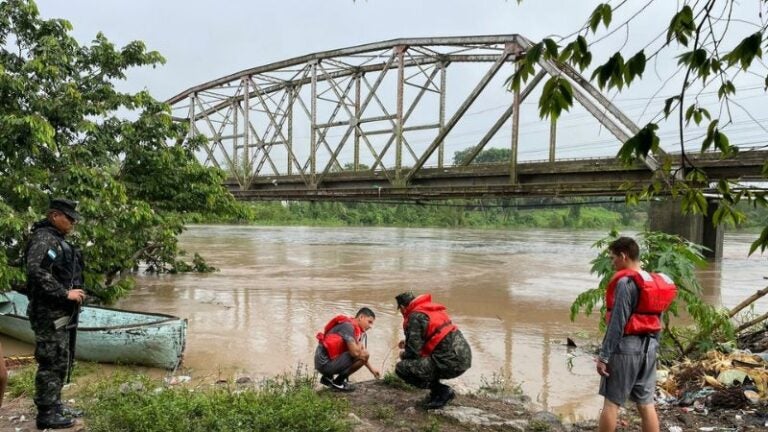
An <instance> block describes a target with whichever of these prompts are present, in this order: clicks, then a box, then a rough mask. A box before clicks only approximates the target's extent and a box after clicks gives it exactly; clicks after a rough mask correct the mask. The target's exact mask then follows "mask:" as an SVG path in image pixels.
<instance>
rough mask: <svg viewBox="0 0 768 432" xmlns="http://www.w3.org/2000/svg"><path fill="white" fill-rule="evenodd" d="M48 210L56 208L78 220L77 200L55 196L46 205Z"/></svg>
mask: <svg viewBox="0 0 768 432" xmlns="http://www.w3.org/2000/svg"><path fill="white" fill-rule="evenodd" d="M48 210H58V211H60V212H62V213H64V214H65V215H67V216H69V217H70V218H71V219H72V220H74V221H79V220H80V213H78V212H77V201H72V200H68V199H66V198H55V199H52V200H51V203H50V204H49V205H48Z"/></svg>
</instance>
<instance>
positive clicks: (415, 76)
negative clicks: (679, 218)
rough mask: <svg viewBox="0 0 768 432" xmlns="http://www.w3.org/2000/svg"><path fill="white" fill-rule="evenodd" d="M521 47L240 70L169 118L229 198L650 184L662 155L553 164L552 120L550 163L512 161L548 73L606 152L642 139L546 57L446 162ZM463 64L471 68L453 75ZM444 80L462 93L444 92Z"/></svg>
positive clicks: (420, 49)
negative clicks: (504, 152)
mask: <svg viewBox="0 0 768 432" xmlns="http://www.w3.org/2000/svg"><path fill="white" fill-rule="evenodd" d="M531 46H532V43H531V42H530V41H529V40H528V39H526V38H524V37H522V36H520V35H496V36H468V37H444V38H419V39H395V40H390V41H384V42H378V43H372V44H367V45H361V46H356V47H351V48H344V49H339V50H333V51H325V52H319V53H314V54H309V55H306V56H302V57H297V58H293V59H289V60H285V61H280V62H276V63H272V64H268V65H265V66H259V67H255V68H252V69H247V70H243V71H240V72H237V73H235V74H232V75H228V76H225V77H222V78H219V79H215V80H213V81H209V82H206V83H203V84H200V85H198V86H195V87H192V88H190V89H187V90H185V91H184V92H182V93H180V94H178V95H176V96H174V97H173V98H171V99H169V100H168V101H167V102H168V103H169V104H170V105H171V107H172V111H173V117H174V120H176V121H179V122H185V123H188V124H189V126H190V127H189V137H188V138H195V137H198V136H199V135H203V136H204V137H205V138H206V140H205V144H204V145H203V153H202V156H201V159H204V162H205V163H206V164H208V165H213V166H216V167H218V168H221V169H223V170H225V171H226V172H227V173H228V174H229V177H230V178H229V180H228V181H227V185H228V187H229V189H230V190H231V191H232V193H233V194H234V195H235V196H236V197H237V198H238V199H243V200H269V199H273V200H274V199H280V200H283V199H286V200H321V199H328V200H345V199H372V200H386V199H398V200H403V199H413V200H424V199H445V198H455V197H491V196H553V195H593V196H594V195H616V194H617V193H623V192H619V188H620V187H621V186H622V185H624V187H626V186H627V184H628V183H629V184H632V185H633V186H631V187H635V188H641V187H643V186H645V185H646V184H648V182H649V181H650V180H651V179H652V177H653V175H654V172H655V169H656V168H657V167H658V165H659V163H660V161H661V160H662V159H663V158H665V157H673V156H672V155H666V154H655V155H652V156H649V157H648V158H647V159H646V160H644V161H643V162H642V163H638V164H636V165H635V166H632V167H625V166H622V165H621V164H620V163H619V162H618V161H617V160H616V159H615V158H614V157H602V158H584V159H563V158H560V159H558V158H557V157H556V155H557V142H558V140H557V124H556V122H554V121H551V122H549V123H550V124H549V139H548V141H549V143H548V144H549V145H548V147H549V148H548V150H549V158H548V159H547V160H544V161H533V162H531V161H528V162H518V154H519V150H520V146H521V142H520V141H521V140H520V131H521V122H520V111H521V104H522V103H523V102H524V101H525V100H526V98H528V97H529V96H530V95H531V93H533V92H534V90H535V89H536V87H537V85H538V84H539V83H540V82H541V81H542V80H543V79H544V78H545V77H547V76H561V77H564V78H565V79H567V80H568V81H569V82H570V83H571V85H572V87H573V92H574V99H575V100H576V102H577V103H578V104H579V105H580V106H582V107H583V108H584V109H585V110H586V112H588V113H589V115H590V116H591V117H592V118H593V119H594V120H596V123H595V124H596V125H597V126H599V127H600V128H604V130H607V131H608V132H610V134H611V135H612V136H613V137H615V139H616V146H615V149H614V150H613V151H612V153H613V154H615V153H616V151H617V150H618V148H619V147H620V145H621V143H623V142H625V141H626V140H627V139H628V138H629V137H631V136H632V135H634V134H635V133H636V132H637V131H638V126H637V125H636V124H635V123H634V122H633V121H632V120H631V119H629V118H628V117H627V116H626V115H625V114H624V113H622V111H621V110H619V109H618V108H617V107H616V106H615V105H614V104H613V103H611V101H610V100H608V99H607V98H606V97H605V96H604V95H603V94H602V93H600V91H598V90H597V89H596V88H595V87H593V86H592V85H591V84H590V83H589V81H588V80H587V79H585V78H584V77H582V76H581V75H580V74H579V73H578V72H577V71H576V70H574V69H573V68H572V67H570V66H569V65H567V64H560V63H557V62H554V61H552V60H541V61H540V62H539V64H538V66H539V68H538V69H539V70H538V73H537V74H536V75H535V76H533V77H532V79H530V80H529V82H528V83H527V84H526V86H525V87H524V88H522V89H520V90H519V91H515V92H514V93H512V94H511V95H510V96H509V97H508V99H506V101H507V102H505V103H506V104H507V106H506V110H504V112H503V113H502V114H501V115H499V116H498V117H493V118H490V117H489V116H486V120H488V121H486V122H485V123H486V124H484V129H483V131H482V132H480V133H475V134H474V137H473V141H472V144H470V145H471V146H472V150H471V151H468V152H467V153H466V155H465V157H464V158H463V160H460V161H456V162H458V163H453V161H451V162H447V161H446V155H445V152H446V149H445V144H446V142H447V141H448V140H450V139H451V138H452V133H454V134H456V133H457V132H456V131H460V130H461V128H462V126H463V125H465V124H467V123H471V122H473V121H474V120H475V119H472V118H470V116H469V115H468V114H467V113H468V110H469V109H470V108H471V107H472V106H473V104H474V103H475V102H476V101H477V100H478V99H479V98H481V97H483V95H484V94H488V93H490V92H493V93H495V94H497V95H498V94H499V93H505V92H504V91H502V90H501V88H500V86H501V84H499V85H491V86H489V84H490V83H492V82H498V80H500V79H501V80H502V81H501V82H502V83H503V79H504V78H506V77H507V76H509V75H511V74H512V72H513V71H514V64H515V60H516V59H517V58H519V57H520V56H522V55H524V54H525V52H526V50H527V49H529V48H530V47H531ZM466 65H472V66H473V67H474V69H473V70H472V71H469V72H468V71H466V70H462V66H466ZM454 70H456V72H455V73H453V71H454ZM478 70H480V73H478ZM449 71H450V72H452V74H451V75H449ZM502 71H505V72H502ZM454 74H455V75H456V76H455V77H454ZM449 76H450V77H451V78H453V79H454V81H455V82H460V83H461V84H460V85H459V87H461V90H464V91H463V92H461V91H459V92H450V93H449V91H448V82H449ZM494 79H496V81H494ZM452 82H453V81H452ZM452 89H453V87H452ZM490 120H493V121H490ZM502 129H506V130H507V131H509V130H510V129H511V138H510V139H509V140H508V141H506V148H507V149H508V150H509V159H508V162H505V163H495V164H479V163H476V162H477V161H476V158H477V157H478V155H479V154H480V153H481V152H482V151H483V150H484V149H486V147H487V145H488V143H489V142H491V140H493V139H494V138H495V137H497V135H498V133H499V131H500V130H502ZM767 158H768V152H764V151H753V152H743V153H741V154H740V155H739V157H738V158H735V159H729V160H720V158H719V157H718V155H717V154H714V153H713V154H704V155H700V156H698V159H697V160H696V163H697V165H698V166H699V167H702V168H704V169H705V170H706V171H707V173H708V174H709V175H710V177H711V178H724V177H727V178H736V177H742V178H743V177H745V176H746V177H750V176H755V177H757V176H759V174H760V169H761V167H762V165H763V163H764V161H765V160H766V159H767Z"/></svg>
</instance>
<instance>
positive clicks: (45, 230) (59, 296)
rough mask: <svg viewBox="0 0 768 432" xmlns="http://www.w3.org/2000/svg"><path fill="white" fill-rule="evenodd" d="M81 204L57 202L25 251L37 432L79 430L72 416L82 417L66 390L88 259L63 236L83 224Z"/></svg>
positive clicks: (34, 229)
mask: <svg viewBox="0 0 768 432" xmlns="http://www.w3.org/2000/svg"><path fill="white" fill-rule="evenodd" d="M76 206H77V203H76V202H74V201H70V200H66V199H55V200H52V201H51V203H50V206H49V209H48V213H47V217H46V218H45V219H43V220H41V221H39V222H36V223H35V224H34V225H33V227H32V229H33V232H32V238H31V239H30V242H29V244H28V245H27V249H26V269H27V290H28V296H29V307H28V309H27V314H28V315H29V320H30V324H31V325H32V330H33V331H34V332H35V360H36V361H37V375H36V376H35V405H37V428H38V429H63V428H69V427H72V426H73V425H74V423H75V422H74V420H73V419H72V418H71V417H70V416H79V415H81V414H82V413H80V412H77V411H76V410H74V409H70V408H67V407H64V406H63V405H62V403H61V388H62V387H63V386H64V381H65V379H66V377H67V372H68V369H69V367H70V361H71V358H70V331H73V328H74V326H75V325H76V322H74V321H75V320H74V317H75V316H76V313H77V311H78V308H79V305H80V304H81V303H82V302H83V300H84V299H85V291H83V289H82V286H83V273H82V271H83V259H82V255H81V254H80V251H79V250H78V249H76V248H75V247H73V246H72V245H70V244H69V243H68V242H67V241H66V240H64V236H65V235H67V234H69V233H70V232H71V231H72V229H73V228H74V224H75V223H76V222H77V221H78V220H79V219H80V215H79V213H78V212H77V211H76Z"/></svg>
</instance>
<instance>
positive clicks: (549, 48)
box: [542, 38, 558, 58]
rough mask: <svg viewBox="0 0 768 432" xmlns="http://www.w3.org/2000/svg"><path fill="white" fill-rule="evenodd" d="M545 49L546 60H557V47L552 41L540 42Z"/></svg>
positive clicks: (547, 39)
mask: <svg viewBox="0 0 768 432" xmlns="http://www.w3.org/2000/svg"><path fill="white" fill-rule="evenodd" d="M542 42H543V43H544V46H545V47H546V51H545V54H546V58H558V52H557V51H558V45H557V43H556V42H555V41H553V40H552V39H549V38H546V39H544V40H543V41H542Z"/></svg>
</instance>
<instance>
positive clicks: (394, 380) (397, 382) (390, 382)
mask: <svg viewBox="0 0 768 432" xmlns="http://www.w3.org/2000/svg"><path fill="white" fill-rule="evenodd" d="M381 381H382V383H384V385H386V386H389V387H392V388H395V389H398V390H406V391H414V390H415V389H416V388H415V387H413V386H410V385H408V383H406V382H405V381H403V380H402V379H400V377H399V376H397V375H395V373H394V372H387V373H385V374H384V378H382V380H381Z"/></svg>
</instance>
